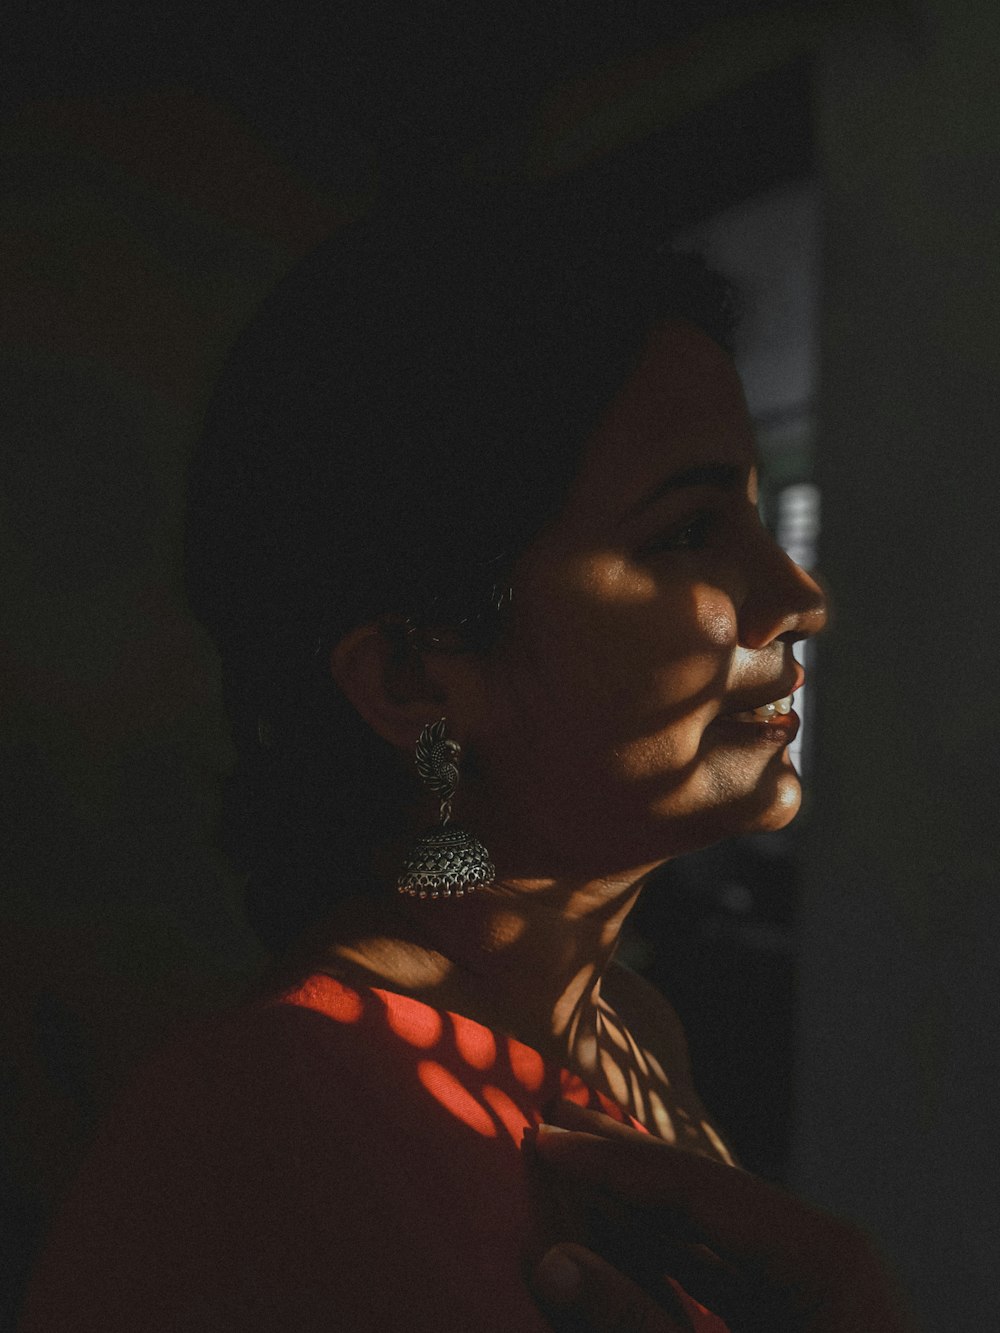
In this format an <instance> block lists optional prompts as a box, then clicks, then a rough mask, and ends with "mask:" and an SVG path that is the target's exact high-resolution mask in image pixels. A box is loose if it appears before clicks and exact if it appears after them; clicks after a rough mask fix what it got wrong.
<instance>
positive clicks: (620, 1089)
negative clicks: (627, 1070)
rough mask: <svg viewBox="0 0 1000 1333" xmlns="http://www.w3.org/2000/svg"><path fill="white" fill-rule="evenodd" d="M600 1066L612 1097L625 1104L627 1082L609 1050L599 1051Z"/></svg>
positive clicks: (626, 1101) (626, 1100)
mask: <svg viewBox="0 0 1000 1333" xmlns="http://www.w3.org/2000/svg"><path fill="white" fill-rule="evenodd" d="M601 1068H602V1069H603V1070H604V1077H605V1078H606V1079H607V1083H608V1087H609V1088H610V1089H611V1095H612V1097H614V1099H615V1101H616V1102H618V1103H619V1104H620V1105H622V1106H627V1105H628V1082H627V1080H626V1078H625V1075H624V1074H623V1073H622V1071H621V1069H620V1067H619V1065H618V1062H617V1061H616V1060H615V1058H614V1056H613V1055H612V1054H611V1052H610V1051H602V1052H601Z"/></svg>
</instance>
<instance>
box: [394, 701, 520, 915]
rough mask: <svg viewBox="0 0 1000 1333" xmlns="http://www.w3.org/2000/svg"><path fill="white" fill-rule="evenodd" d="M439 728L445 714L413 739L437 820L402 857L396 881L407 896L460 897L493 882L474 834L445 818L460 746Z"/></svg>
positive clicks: (493, 873) (487, 859)
mask: <svg viewBox="0 0 1000 1333" xmlns="http://www.w3.org/2000/svg"><path fill="white" fill-rule="evenodd" d="M444 732H445V719H444V718H441V720H440V721H439V722H434V723H432V724H430V725H428V726H426V727H424V729H423V731H422V732H421V733H420V739H419V740H418V741H417V752H416V762H417V772H418V773H419V774H420V777H421V780H422V781H423V783H424V785H425V786H427V787H429V788H430V790H431V791H432V792H434V794H435V795H436V796H440V798H441V824H440V827H438V828H436V829H431V830H430V832H429V833H425V834H424V835H423V837H421V838H419V839H418V840H417V842H416V843H415V844H414V846H413V848H412V849H411V851H410V854H409V855H408V856H407V858H406V860H405V861H404V862H403V870H402V874H401V875H400V876H399V880H398V883H397V887H398V889H399V892H400V893H406V894H409V896H410V897H411V898H461V897H464V895H465V894H467V893H471V892H473V890H475V889H478V888H481V887H482V886H483V885H486V884H492V883H493V880H494V878H495V877H496V868H495V867H494V865H493V862H492V861H491V860H490V855H489V852H487V850H486V848H485V847H484V846H483V844H482V843H481V842H480V841H479V839H478V838H474V837H473V836H472V834H471V833H468V832H467V831H466V830H465V829H463V828H458V827H457V826H456V825H454V824H451V823H449V821H450V819H451V803H452V799H453V798H454V795H455V790H456V788H457V787H458V781H459V772H458V761H459V759H460V758H461V755H462V747H461V746H460V745H459V744H458V742H457V741H453V740H449V739H448V738H447V737H446V736H445V734H444Z"/></svg>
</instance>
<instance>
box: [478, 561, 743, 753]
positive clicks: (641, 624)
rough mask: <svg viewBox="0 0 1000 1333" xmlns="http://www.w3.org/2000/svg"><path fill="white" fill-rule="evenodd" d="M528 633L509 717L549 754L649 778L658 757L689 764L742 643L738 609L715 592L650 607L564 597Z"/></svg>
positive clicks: (649, 602)
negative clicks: (633, 770) (575, 756)
mask: <svg viewBox="0 0 1000 1333" xmlns="http://www.w3.org/2000/svg"><path fill="white" fill-rule="evenodd" d="M530 628H531V629H532V632H531V633H530V634H525V635H524V636H523V637H522V638H521V641H520V644H519V645H518V646H516V647H515V653H514V655H513V656H512V657H511V658H508V661H507V664H506V674H504V673H503V672H502V673H501V679H503V693H504V694H505V696H506V699H507V708H505V710H504V711H505V712H506V713H507V715H508V718H513V717H514V716H518V717H520V718H521V720H522V721H523V722H524V724H525V725H527V726H529V727H530V729H531V731H532V732H533V733H534V734H535V735H536V736H537V737H538V738H539V739H542V738H543V737H544V738H545V741H546V744H545V749H546V750H555V751H558V752H561V753H564V754H565V753H568V752H573V751H576V752H578V753H579V752H581V751H586V752H587V753H588V755H589V757H590V759H591V761H593V760H594V759H596V758H597V756H598V754H600V753H603V754H604V756H605V759H606V762H607V763H609V764H610V765H611V767H613V768H617V767H619V766H620V765H621V764H622V763H626V762H627V763H628V764H629V765H630V766H631V764H632V763H633V762H634V763H635V764H637V765H638V766H639V767H640V768H642V769H643V770H646V771H648V767H649V763H650V761H651V760H653V759H654V751H655V753H657V754H658V755H659V761H660V762H661V763H662V762H663V761H664V760H667V761H669V757H670V755H671V754H672V755H673V756H674V758H675V759H676V760H678V761H682V762H683V760H681V756H682V755H683V756H686V757H690V754H691V751H692V747H693V746H695V747H696V745H697V739H698V738H699V737H700V733H701V728H702V726H703V724H704V721H705V719H706V717H707V716H708V715H710V714H711V711H712V710H713V709H714V706H715V704H716V701H717V700H718V698H720V697H721V695H722V694H723V693H724V690H725V686H726V682H727V678H728V672H729V664H730V661H731V656H732V651H733V649H734V647H735V645H736V642H737V633H736V617H735V612H734V609H733V606H732V603H731V602H730V601H729V600H728V598H726V597H725V595H724V594H722V593H720V591H719V590H718V589H715V588H711V587H709V586H707V585H691V584H689V585H687V586H685V587H683V588H679V589H672V590H663V589H662V588H661V589H660V590H659V591H658V593H657V595H656V597H651V598H649V599H646V600H643V601H642V602H639V601H638V600H633V601H628V602H625V603H622V602H621V601H619V602H618V603H617V604H616V603H614V602H613V601H610V600H604V601H597V600H596V599H579V598H575V599H566V600H564V601H563V603H562V604H561V605H560V606H558V610H557V611H556V612H555V613H554V614H551V615H549V616H547V617H546V618H545V619H544V621H543V622H542V623H540V624H538V623H536V625H534V626H532V627H530ZM623 776H624V774H623Z"/></svg>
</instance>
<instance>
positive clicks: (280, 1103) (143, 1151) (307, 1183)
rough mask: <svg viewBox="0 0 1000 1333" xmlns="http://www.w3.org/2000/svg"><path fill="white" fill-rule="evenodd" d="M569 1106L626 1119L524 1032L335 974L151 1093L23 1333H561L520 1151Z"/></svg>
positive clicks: (36, 1284)
mask: <svg viewBox="0 0 1000 1333" xmlns="http://www.w3.org/2000/svg"><path fill="white" fill-rule="evenodd" d="M557 1095H562V1096H567V1097H570V1098H571V1099H573V1100H575V1101H578V1102H580V1103H581V1104H585V1105H588V1104H589V1105H592V1106H595V1107H598V1108H599V1109H603V1110H605V1111H607V1112H608V1113H609V1114H613V1115H614V1116H615V1117H616V1119H619V1120H622V1119H624V1118H625V1117H624V1115H623V1113H622V1111H621V1110H620V1109H619V1108H618V1107H617V1106H614V1105H613V1104H612V1103H610V1102H609V1101H608V1100H607V1099H606V1098H604V1097H603V1096H601V1095H600V1094H597V1093H595V1092H593V1091H592V1090H591V1089H589V1088H588V1087H587V1086H586V1085H585V1084H584V1083H583V1082H582V1081H581V1080H580V1079H579V1078H577V1077H575V1076H574V1075H572V1074H570V1073H568V1072H567V1071H566V1070H560V1069H557V1068H555V1067H554V1066H551V1065H546V1063H545V1062H544V1061H543V1059H542V1057H541V1056H540V1055H539V1054H538V1053H537V1052H536V1051H534V1050H532V1049H531V1048H530V1047H528V1046H525V1045H523V1044H522V1043H521V1042H519V1041H515V1040H513V1038H510V1037H506V1036H504V1035H502V1034H500V1033H497V1032H493V1031H491V1030H490V1029H488V1028H485V1027H483V1026H482V1025H481V1024H479V1023H474V1022H472V1021H471V1020H470V1019H467V1018H463V1017H461V1016H460V1015H458V1014H452V1013H446V1012H441V1011H438V1010H436V1009H432V1008H431V1007H429V1006H428V1005H426V1004H423V1003H421V1002H419V1001H417V1000H413V999H410V998H407V997H404V996H401V995H396V994H391V993H389V992H386V991H381V990H354V989H350V988H348V987H346V986H344V985H342V984H341V983H339V982H337V981H333V980H331V979H330V978H328V977H323V976H315V977H312V978H310V979H309V980H308V981H307V982H306V983H305V984H304V985H302V986H301V987H300V988H299V989H297V990H295V991H294V992H292V993H289V994H286V995H284V996H281V997H278V998H277V999H275V1000H274V1001H269V1002H267V1003H263V1004H258V1005H255V1006H253V1007H252V1008H246V1009H243V1010H240V1011H238V1012H236V1013H234V1014H229V1015H227V1016H226V1017H225V1018H223V1019H222V1020H220V1021H218V1022H217V1023H216V1024H215V1025H214V1026H213V1027H212V1029H211V1030H210V1031H209V1032H208V1033H204V1034H200V1035H199V1036H198V1038H197V1039H196V1040H194V1041H187V1042H185V1043H183V1044H181V1045H179V1046H176V1047H174V1048H172V1049H171V1050H169V1051H168V1052H166V1053H164V1054H162V1055H161V1056H159V1057H158V1058H157V1059H155V1060H154V1061H153V1062H152V1063H151V1064H150V1065H149V1066H147V1068H146V1069H145V1070H144V1071H143V1073H142V1074H141V1075H140V1076H139V1077H138V1078H137V1079H136V1080H135V1082H134V1083H133V1085H132V1087H131V1088H130V1090H129V1091H128V1092H127V1093H126V1095H125V1096H124V1097H123V1098H122V1100H121V1101H120V1103H119V1105H118V1107H117V1109H116V1112H115V1113H114V1114H113V1115H112V1117H111V1118H110V1119H109V1121H108V1123H107V1124H106V1125H105V1126H104V1128H103V1130H102V1132H101V1133H100V1135H99V1136H98V1141H97V1143H96V1144H95V1147H94V1149H93V1151H92V1153H91V1155H90V1157H89V1159H88V1161H87V1163H86V1165H85V1167H84V1169H83V1171H82V1172H81V1174H80V1176H79V1178H78V1180H77V1182H76V1185H75V1186H74V1188H73V1190H72V1191H71V1192H70V1195H69V1197H68V1198H67V1199H66V1201H65V1203H64V1205H63V1207H62V1209H61V1210H60V1213H59V1215H58V1217H57V1220H56V1223H55V1225H54V1228H53V1231H52V1234H51V1236H50V1238H49V1243H48V1245H47V1247H46V1251H45V1253H44V1255H43V1257H42V1260H41V1262H40V1263H39V1265H38V1267H37V1270H36V1272H35V1274H34V1275H33V1279H32V1282H31V1286H30V1290H29V1294H28V1299H27V1303H26V1309H25V1314H24V1318H23V1321H22V1323H21V1325H20V1329H21V1333H216V1331H218V1333H222V1330H233V1333H236V1331H237V1330H238V1331H239V1333H279V1330H280V1333H333V1330H338V1331H339V1330H345V1331H347V1333H387V1331H390V1333H391V1331H392V1330H396V1329H399V1330H401V1331H402V1330H405V1333H422V1331H423V1330H427V1331H428V1333H430V1330H433V1331H434V1333H442V1331H444V1333H547V1330H549V1329H550V1325H549V1324H548V1322H547V1321H546V1319H545V1318H544V1316H543V1315H542V1313H541V1311H540V1310H539V1307H538V1306H537V1305H536V1303H535V1301H534V1299H533V1298H532V1296H531V1293H530V1291H529V1289H528V1287H527V1285H526V1282H525V1273H526V1271H527V1266H528V1265H529V1264H530V1263H531V1262H532V1261H533V1260H535V1259H537V1258H538V1257H540V1255H541V1253H542V1252H543V1251H544V1248H545V1247H546V1246H547V1245H548V1244H549V1243H551V1241H552V1240H554V1239H557V1238H558V1235H557V1234H555V1235H554V1234H552V1231H551V1228H549V1231H548V1234H546V1223H544V1222H543V1221H540V1213H539V1199H538V1195H537V1188H536V1186H535V1185H534V1184H533V1182H532V1180H531V1179H530V1173H529V1171H528V1169H527V1167H526V1163H525V1159H524V1156H523V1154H522V1151H521V1147H520V1144H521V1139H522V1135H523V1131H524V1129H525V1127H526V1126H528V1125H534V1124H538V1122H539V1121H540V1120H541V1119H542V1118H543V1117H542V1114H541V1108H542V1107H543V1106H544V1105H545V1104H546V1103H547V1102H548V1101H549V1100H550V1099H551V1098H553V1097H554V1096H557ZM633 1123H635V1122H633ZM542 1211H544V1209H543V1210H542ZM684 1300H685V1302H686V1307H687V1308H688V1310H689V1311H690V1317H691V1319H692V1322H693V1323H694V1326H695V1328H696V1329H697V1330H698V1333H725V1325H724V1324H722V1323H721V1321H719V1320H718V1319H716V1318H715V1317H714V1316H713V1315H710V1314H708V1313H707V1312H705V1311H703V1310H702V1308H701V1307H700V1306H697V1305H696V1304H695V1303H694V1302H692V1301H691V1300H690V1298H688V1297H684Z"/></svg>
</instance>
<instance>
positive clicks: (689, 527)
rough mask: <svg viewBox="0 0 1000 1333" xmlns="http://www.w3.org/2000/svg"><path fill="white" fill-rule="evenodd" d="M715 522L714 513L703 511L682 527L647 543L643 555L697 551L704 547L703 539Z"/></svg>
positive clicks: (708, 510)
mask: <svg viewBox="0 0 1000 1333" xmlns="http://www.w3.org/2000/svg"><path fill="white" fill-rule="evenodd" d="M714 521H715V513H714V512H713V511H712V510H710V509H703V510H702V511H701V512H700V513H698V514H696V515H695V516H694V518H690V519H688V520H687V522H686V523H685V524H684V525H683V527H679V528H674V529H672V530H671V531H670V532H668V533H665V534H664V535H663V536H662V537H656V538H654V539H653V541H651V542H647V543H646V545H645V546H644V547H643V549H642V554H643V555H653V554H655V553H656V552H658V551H697V550H699V549H700V548H701V547H702V546H704V545H705V538H706V537H707V536H708V533H709V531H710V529H711V527H712V524H713V523H714Z"/></svg>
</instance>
